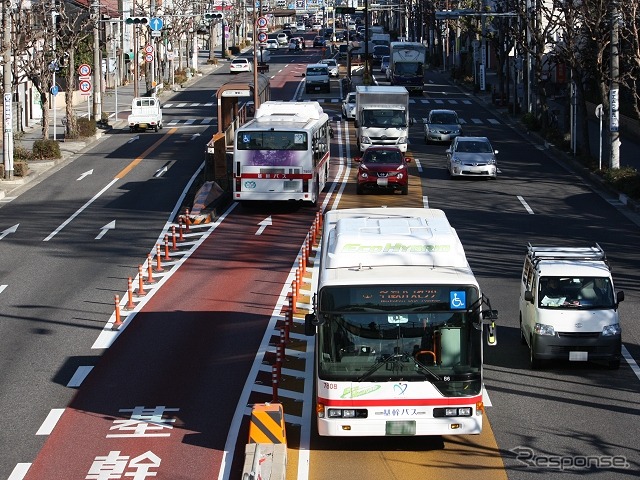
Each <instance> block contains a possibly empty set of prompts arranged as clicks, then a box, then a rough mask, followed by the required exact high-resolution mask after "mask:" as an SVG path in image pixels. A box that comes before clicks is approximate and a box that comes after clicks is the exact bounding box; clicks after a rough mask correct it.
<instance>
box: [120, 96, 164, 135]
mask: <svg viewBox="0 0 640 480" xmlns="http://www.w3.org/2000/svg"><path fill="white" fill-rule="evenodd" d="M127 121H128V122H129V130H130V131H132V132H135V131H137V130H150V129H153V130H155V131H156V132H157V131H158V129H160V128H162V107H161V106H160V100H159V99H158V98H157V97H134V99H133V100H132V101H131V115H129V118H128V120H127Z"/></svg>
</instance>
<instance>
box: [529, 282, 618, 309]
mask: <svg viewBox="0 0 640 480" xmlns="http://www.w3.org/2000/svg"><path fill="white" fill-rule="evenodd" d="M538 292H539V293H538V303H539V306H540V307H542V308H571V309H575V308H578V309H591V308H614V306H615V300H614V296H613V287H612V286H611V281H610V280H609V278H606V277H542V278H541V279H540V282H539V285H538Z"/></svg>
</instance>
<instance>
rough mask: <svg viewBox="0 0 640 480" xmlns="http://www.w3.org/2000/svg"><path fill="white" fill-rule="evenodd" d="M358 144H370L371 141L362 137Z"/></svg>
mask: <svg viewBox="0 0 640 480" xmlns="http://www.w3.org/2000/svg"><path fill="white" fill-rule="evenodd" d="M360 143H371V139H370V138H369V137H365V136H363V137H362V138H361V139H360Z"/></svg>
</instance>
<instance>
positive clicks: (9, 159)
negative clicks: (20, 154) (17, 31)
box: [2, 0, 13, 180]
mask: <svg viewBox="0 0 640 480" xmlns="http://www.w3.org/2000/svg"><path fill="white" fill-rule="evenodd" d="M2 46H3V48H4V52H3V55H2V61H3V63H2V75H3V79H4V82H3V87H4V96H3V100H4V101H3V106H4V114H3V115H2V119H3V125H2V126H3V132H4V133H3V137H2V153H3V165H4V178H5V180H13V105H12V103H13V102H12V93H13V92H12V91H13V85H12V84H13V77H12V75H11V0H5V1H4V2H2Z"/></svg>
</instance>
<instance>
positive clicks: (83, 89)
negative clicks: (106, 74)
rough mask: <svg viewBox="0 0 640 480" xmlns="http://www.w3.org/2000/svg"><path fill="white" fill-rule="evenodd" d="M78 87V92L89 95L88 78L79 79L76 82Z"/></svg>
mask: <svg viewBox="0 0 640 480" xmlns="http://www.w3.org/2000/svg"><path fill="white" fill-rule="evenodd" d="M78 87H79V88H80V93H81V94H82V95H90V94H91V81H90V80H81V81H80V83H79V84H78Z"/></svg>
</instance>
